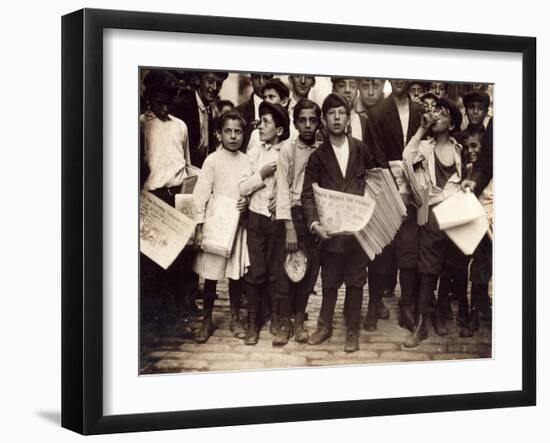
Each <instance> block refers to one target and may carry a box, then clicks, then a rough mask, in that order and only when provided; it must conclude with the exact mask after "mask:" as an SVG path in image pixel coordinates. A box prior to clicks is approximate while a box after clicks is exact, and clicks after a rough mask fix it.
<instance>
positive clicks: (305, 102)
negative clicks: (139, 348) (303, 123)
mask: <svg viewBox="0 0 550 443" xmlns="http://www.w3.org/2000/svg"><path fill="white" fill-rule="evenodd" d="M303 109H313V111H314V112H315V115H317V118H319V119H320V118H321V108H319V105H318V104H317V103H315V102H314V101H313V100H309V99H307V98H303V99H301V100H300V101H299V102H298V103H296V106H295V107H294V112H293V113H292V118H293V119H294V120H295V121H296V120H298V117H299V116H300V112H301V111H302V110H303Z"/></svg>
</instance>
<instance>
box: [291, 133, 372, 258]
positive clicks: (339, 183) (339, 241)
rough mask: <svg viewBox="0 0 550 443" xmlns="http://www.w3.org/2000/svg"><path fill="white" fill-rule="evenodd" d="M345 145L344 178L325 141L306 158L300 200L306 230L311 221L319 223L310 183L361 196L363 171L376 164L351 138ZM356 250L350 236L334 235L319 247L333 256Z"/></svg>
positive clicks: (358, 143) (359, 142)
mask: <svg viewBox="0 0 550 443" xmlns="http://www.w3.org/2000/svg"><path fill="white" fill-rule="evenodd" d="M348 142H349V151H350V152H349V159H348V166H347V169H346V176H345V177H343V176H342V171H341V170H340V166H339V165H338V160H337V159H336V156H335V155H334V151H333V149H332V145H331V144H330V141H329V140H325V141H324V142H323V143H322V144H321V145H320V146H319V147H318V148H317V149H316V150H315V151H314V152H313V153H312V154H311V156H310V157H309V160H308V162H307V166H306V171H305V178H304V188H303V190H302V198H301V200H302V208H303V210H304V215H305V218H306V221H307V226H308V227H309V226H311V224H312V223H313V222H314V221H319V214H318V213H317V207H316V205H315V198H314V196H313V183H317V184H318V185H319V186H320V187H321V188H325V189H330V190H333V191H340V192H346V193H348V194H355V195H363V194H364V193H365V186H366V182H365V173H366V170H367V169H371V168H374V167H376V166H377V165H376V163H375V162H374V159H373V156H372V154H371V152H370V150H369V148H368V147H367V145H366V144H365V143H363V142H362V141H360V140H357V139H355V138H353V137H348ZM358 247H359V248H360V246H359V243H357V240H355V238H354V237H353V236H337V237H334V238H331V239H330V240H325V241H323V246H322V248H323V250H325V251H328V252H337V253H345V252H350V250H352V249H353V250H354V249H356V248H358Z"/></svg>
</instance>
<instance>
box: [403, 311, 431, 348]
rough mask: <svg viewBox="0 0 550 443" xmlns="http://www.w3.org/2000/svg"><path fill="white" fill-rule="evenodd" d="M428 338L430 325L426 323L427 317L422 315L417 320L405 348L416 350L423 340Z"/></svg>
mask: <svg viewBox="0 0 550 443" xmlns="http://www.w3.org/2000/svg"><path fill="white" fill-rule="evenodd" d="M427 338H428V325H427V321H426V315H425V314H420V315H419V316H418V318H417V320H416V324H415V325H414V329H413V331H412V333H411V335H409V336H408V337H407V339H406V340H405V343H404V344H403V346H405V347H406V348H416V347H417V346H418V345H419V344H420V343H421V342H422V340H426V339H427Z"/></svg>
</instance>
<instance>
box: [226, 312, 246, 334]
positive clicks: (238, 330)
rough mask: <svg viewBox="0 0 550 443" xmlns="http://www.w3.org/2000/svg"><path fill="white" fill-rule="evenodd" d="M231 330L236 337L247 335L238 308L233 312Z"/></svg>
mask: <svg viewBox="0 0 550 443" xmlns="http://www.w3.org/2000/svg"><path fill="white" fill-rule="evenodd" d="M229 330H230V331H231V332H232V333H233V337H235V338H244V337H245V335H246V330H245V329H244V327H243V324H242V322H241V317H240V312H239V310H238V309H235V310H234V311H232V312H231V322H230V323H229Z"/></svg>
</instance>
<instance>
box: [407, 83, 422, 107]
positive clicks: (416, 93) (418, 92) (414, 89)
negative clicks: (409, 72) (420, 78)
mask: <svg viewBox="0 0 550 443" xmlns="http://www.w3.org/2000/svg"><path fill="white" fill-rule="evenodd" d="M424 92H426V91H425V90H424V86H422V85H421V84H420V83H416V82H415V83H411V84H410V86H409V97H410V98H411V100H412V101H413V102H415V103H419V104H420V97H421V96H422V94H424Z"/></svg>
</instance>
